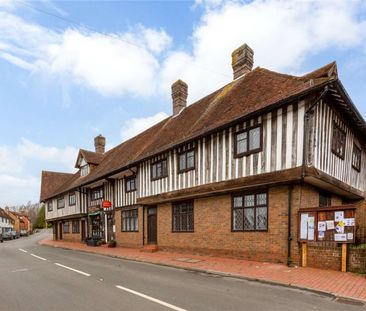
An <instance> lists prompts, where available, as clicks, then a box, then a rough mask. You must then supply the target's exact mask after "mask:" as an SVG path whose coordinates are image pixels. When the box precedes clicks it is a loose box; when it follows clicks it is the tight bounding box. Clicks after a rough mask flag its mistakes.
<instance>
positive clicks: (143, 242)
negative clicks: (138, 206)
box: [142, 205, 145, 246]
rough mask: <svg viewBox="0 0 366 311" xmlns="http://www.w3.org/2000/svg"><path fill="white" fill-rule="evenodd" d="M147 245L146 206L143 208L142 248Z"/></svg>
mask: <svg viewBox="0 0 366 311" xmlns="http://www.w3.org/2000/svg"><path fill="white" fill-rule="evenodd" d="M144 245H145V205H144V206H143V207H142V246H144Z"/></svg>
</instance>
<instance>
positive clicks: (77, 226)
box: [72, 220, 80, 233]
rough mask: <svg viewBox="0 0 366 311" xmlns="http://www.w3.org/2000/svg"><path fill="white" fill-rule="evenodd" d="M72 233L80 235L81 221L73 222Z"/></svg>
mask: <svg viewBox="0 0 366 311" xmlns="http://www.w3.org/2000/svg"><path fill="white" fill-rule="evenodd" d="M72 233H80V221H79V220H73V221H72Z"/></svg>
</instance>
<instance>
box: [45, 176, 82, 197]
mask: <svg viewBox="0 0 366 311" xmlns="http://www.w3.org/2000/svg"><path fill="white" fill-rule="evenodd" d="M74 176H75V174H68V173H59V172H50V171H42V177H41V197H40V200H41V201H43V200H44V199H46V198H49V197H51V196H53V195H54V194H55V193H56V192H57V190H58V189H59V188H60V187H61V186H62V185H63V184H65V183H66V182H67V181H71V178H72V177H74Z"/></svg>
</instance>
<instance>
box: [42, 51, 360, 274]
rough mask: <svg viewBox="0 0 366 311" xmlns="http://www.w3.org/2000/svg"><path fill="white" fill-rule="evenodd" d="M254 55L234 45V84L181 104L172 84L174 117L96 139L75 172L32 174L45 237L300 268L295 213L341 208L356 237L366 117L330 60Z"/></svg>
mask: <svg viewBox="0 0 366 311" xmlns="http://www.w3.org/2000/svg"><path fill="white" fill-rule="evenodd" d="M253 54H254V53H253V51H252V50H251V49H250V47H249V46H248V45H246V44H244V45H243V46H241V47H239V48H238V49H237V50H235V51H234V52H233V54H232V66H233V71H234V80H233V81H232V82H231V83H229V84H227V85H225V86H223V87H222V88H221V89H219V90H217V91H215V92H213V93H212V94H209V95H207V96H206V97H204V98H202V99H201V100H199V101H197V102H195V103H193V104H191V105H188V106H187V94H188V86H187V84H186V83H184V82H183V81H181V80H178V81H177V82H175V83H174V84H173V85H172V102H173V114H172V116H170V117H168V118H166V119H165V120H163V121H161V122H160V123H158V124H156V125H155V126H153V127H151V128H149V129H148V130H146V131H144V132H143V133H141V134H139V135H137V136H135V137H133V138H131V139H129V140H127V141H125V142H123V143H122V144H120V145H118V146H117V147H115V148H113V149H111V150H109V151H107V152H105V150H104V148H105V138H104V137H102V136H97V137H96V138H95V140H94V142H95V152H92V151H87V150H82V149H81V150H80V152H79V154H78V157H77V160H76V165H75V167H76V168H77V170H78V171H77V173H75V174H65V173H57V172H47V171H44V172H42V186H41V201H42V202H44V203H45V204H46V219H47V221H48V222H50V223H52V224H53V230H54V239H65V240H75V241H80V240H84V239H85V238H87V237H98V238H103V239H107V240H111V239H114V240H116V242H117V244H118V245H120V246H125V247H139V248H143V247H146V245H153V247H155V248H158V249H163V250H170V249H174V250H178V251H194V252H201V253H215V254H221V255H228V256H239V257H243V258H246V259H255V260H263V261H272V262H282V263H294V264H298V263H300V248H301V245H300V242H299V236H298V227H299V220H298V212H299V210H301V209H304V208H310V207H317V208H320V207H326V206H330V207H333V206H338V208H342V206H345V205H347V206H348V207H349V206H352V207H354V209H355V213H356V221H357V228H356V231H355V235H356V238H355V241H356V242H357V241H361V240H362V241H365V227H366V223H365V222H366V220H365V209H366V204H365V201H364V199H365V187H366V154H365V152H366V150H365V146H366V143H365V142H366V125H365V121H364V119H363V118H362V116H361V114H360V113H359V111H358V110H357V108H356V107H355V105H354V104H353V103H352V101H351V99H350V97H349V96H348V94H347V92H346V91H345V89H344V87H343V85H342V83H341V81H340V80H339V77H338V73H337V65H336V63H335V62H333V63H330V64H328V65H325V66H324V67H321V68H319V69H317V70H315V71H313V72H310V73H308V74H306V75H303V76H292V75H286V74H282V73H276V72H273V71H270V70H267V69H264V68H260V67H257V68H255V69H252V67H253ZM106 201H107V202H110V205H111V206H110V207H109V208H107V209H103V206H102V205H103V202H106ZM319 243H320V244H321V242H319V241H318V242H317V241H314V243H313V245H314V247H318V246H319ZM319 249H320V248H319ZM319 256H320V255H319ZM320 257H321V256H320ZM324 262H325V261H324ZM324 262H322V261H321V260H318V261H316V260H314V262H313V263H311V262H310V264H312V265H313V266H317V265H321V266H323V267H324ZM326 264H327V263H325V265H326ZM333 264H334V263H333V262H331V263H329V265H330V266H332V265H333ZM337 264H338V263H335V265H337Z"/></svg>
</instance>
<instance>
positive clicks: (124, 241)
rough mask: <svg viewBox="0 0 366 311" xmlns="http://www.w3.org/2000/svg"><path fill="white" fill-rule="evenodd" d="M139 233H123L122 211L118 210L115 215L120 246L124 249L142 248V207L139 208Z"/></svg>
mask: <svg viewBox="0 0 366 311" xmlns="http://www.w3.org/2000/svg"><path fill="white" fill-rule="evenodd" d="M138 210H139V211H138V219H139V220H138V221H139V231H138V232H122V222H121V217H122V211H121V210H117V211H116V213H115V224H116V233H115V234H116V241H117V245H118V246H123V247H141V246H142V218H143V217H142V207H138Z"/></svg>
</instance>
